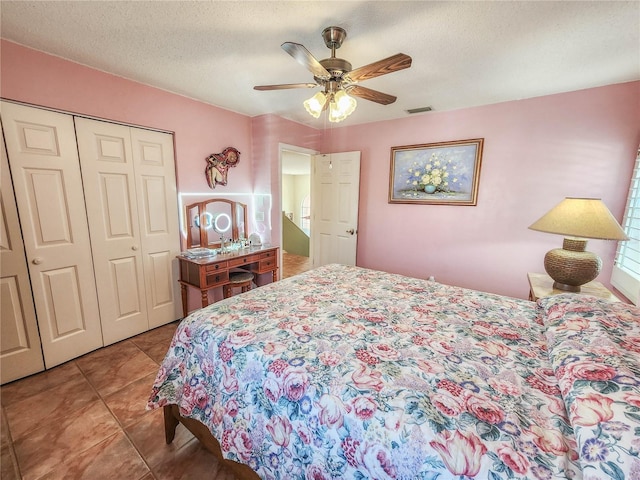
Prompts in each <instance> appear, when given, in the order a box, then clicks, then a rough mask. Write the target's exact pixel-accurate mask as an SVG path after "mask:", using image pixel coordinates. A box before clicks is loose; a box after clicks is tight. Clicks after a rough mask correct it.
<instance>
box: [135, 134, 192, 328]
mask: <svg viewBox="0 0 640 480" xmlns="http://www.w3.org/2000/svg"><path fill="white" fill-rule="evenodd" d="M131 143H132V146H133V161H134V166H135V171H136V194H137V196H138V218H139V225H140V236H141V240H142V242H141V245H142V261H143V264H144V277H145V285H146V292H147V312H148V315H149V327H150V328H154V327H158V326H160V325H165V324H167V323H169V322H172V321H174V320H176V319H178V318H181V317H182V306H181V301H179V299H180V298H181V297H180V294H179V288H178V261H177V259H176V256H177V255H178V254H179V253H180V231H179V229H180V223H179V220H178V193H177V189H176V172H175V161H174V155H173V136H172V135H171V134H168V133H162V132H155V131H152V130H144V129H141V128H132V129H131Z"/></svg>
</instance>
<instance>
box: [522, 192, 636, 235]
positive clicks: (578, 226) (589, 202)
mask: <svg viewBox="0 0 640 480" xmlns="http://www.w3.org/2000/svg"><path fill="white" fill-rule="evenodd" d="M529 228H530V229H531V230H538V231H540V232H546V233H557V234H558V235H568V236H571V237H580V238H595V239H600V240H629V237H627V235H626V234H625V233H624V230H622V227H620V225H619V224H618V222H617V221H616V219H615V217H614V216H613V215H612V214H611V212H610V211H609V209H608V208H607V206H606V205H605V204H604V203H603V202H602V200H600V199H599V198H565V199H564V200H563V201H561V202H560V203H559V204H558V205H556V206H555V207H553V208H552V209H551V210H549V212H547V213H546V214H545V215H544V216H543V217H542V218H540V219H539V220H538V221H536V222H534V223H533V224H532V225H531V226H530V227H529Z"/></svg>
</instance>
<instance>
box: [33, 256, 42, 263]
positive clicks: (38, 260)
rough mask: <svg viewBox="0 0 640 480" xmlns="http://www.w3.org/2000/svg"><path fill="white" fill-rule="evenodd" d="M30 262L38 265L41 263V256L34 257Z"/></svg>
mask: <svg viewBox="0 0 640 480" xmlns="http://www.w3.org/2000/svg"><path fill="white" fill-rule="evenodd" d="M31 263H33V264H34V265H40V264H41V263H42V258H41V257H36V258H34V259H33V260H32V261H31Z"/></svg>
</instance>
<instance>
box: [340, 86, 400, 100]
mask: <svg viewBox="0 0 640 480" xmlns="http://www.w3.org/2000/svg"><path fill="white" fill-rule="evenodd" d="M347 93H348V94H349V95H355V96H356V97H360V98H364V99H365V100H370V101H372V102H376V103H380V104H382V105H389V104H390V103H393V102H395V101H396V98H397V97H394V96H393V95H388V94H386V93H382V92H379V91H377V90H371V89H370V88H365V87H361V86H360V85H354V86H352V87H349V88H348V89H347Z"/></svg>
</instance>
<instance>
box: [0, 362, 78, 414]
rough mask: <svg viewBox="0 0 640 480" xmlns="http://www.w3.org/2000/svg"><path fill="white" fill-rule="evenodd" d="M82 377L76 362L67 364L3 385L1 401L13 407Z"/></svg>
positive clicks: (0, 391) (0, 395) (0, 392)
mask: <svg viewBox="0 0 640 480" xmlns="http://www.w3.org/2000/svg"><path fill="white" fill-rule="evenodd" d="M81 376H82V372H81V371H80V370H79V369H78V366H77V365H76V363H75V361H71V362H67V363H65V364H63V365H60V366H58V367H56V368H53V369H51V370H47V371H45V372H42V373H38V374H36V375H32V376H30V377H27V378H23V379H22V380H17V381H15V382H12V383H9V384H7V385H3V386H2V387H0V399H1V401H2V405H4V406H7V405H11V404H12V403H14V402H18V401H20V400H24V399H25V398H26V397H30V396H31V395H35V394H38V393H40V392H44V391H45V390H48V389H50V388H53V387H55V386H57V385H61V384H63V383H65V382H68V381H70V380H72V379H73V378H76V377H81Z"/></svg>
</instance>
